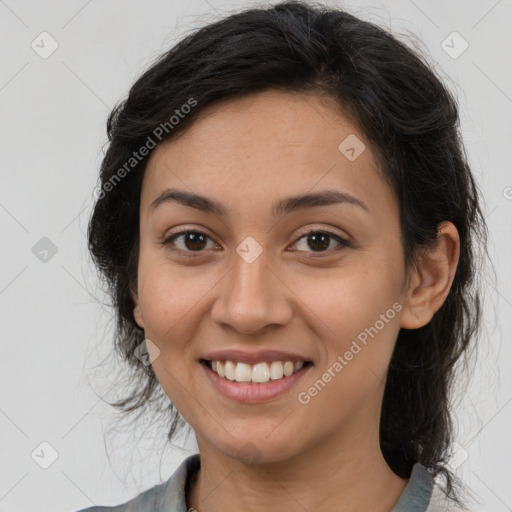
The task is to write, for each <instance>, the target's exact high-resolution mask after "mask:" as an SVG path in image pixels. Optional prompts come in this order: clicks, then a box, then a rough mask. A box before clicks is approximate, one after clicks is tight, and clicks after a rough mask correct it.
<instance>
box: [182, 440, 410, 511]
mask: <svg viewBox="0 0 512 512" xmlns="http://www.w3.org/2000/svg"><path fill="white" fill-rule="evenodd" d="M344 439H350V440H351V442H350V443H346V442H345V443H343V442H342V440H340V439H339V438H338V439H337V440H336V443H337V444H336V445H335V446H336V449H333V445H332V444H330V443H323V444H322V445H317V446H314V447H312V448H310V449H309V450H308V451H305V452H302V453H301V454H300V455H298V456H295V457H293V458H291V459H287V460H283V461H278V462H263V463H260V462H258V463H257V464H255V465H247V464H244V463H243V462H242V461H240V460H238V459H236V458H232V457H227V456H226V455H224V454H223V453H221V452H219V451H218V450H217V449H215V448H213V447H212V446H211V445H209V444H208V443H205V442H204V441H203V440H201V439H199V438H198V446H199V449H200V455H201V470H200V471H199V472H198V474H197V477H196V479H195V481H194V482H192V484H191V488H190V492H189V496H187V506H188V507H192V508H193V509H195V510H196V511H197V512H225V511H226V510H251V511H253V512H263V511H265V512H268V511H269V510H290V511H291V510H300V511H303V510H320V509H321V510H323V511H324V512H331V511H332V512H334V511H339V510H343V511H345V512H355V511H361V510H373V511H376V512H380V511H382V512H389V511H390V510H392V508H393V506H394V505H395V504H396V502H397V501H398V499H399V497H400V495H401V494H402V492H403V491H404V489H405V487H406V485H407V483H408V480H407V479H402V478H400V477H399V476H397V475H396V474H395V473H393V471H392V470H391V469H390V467H389V466H388V465H387V463H386V461H385V459H384V457H383V455H382V452H381V450H380V447H379V443H378V432H377V435H376V436H374V438H373V442H371V443H368V440H367V439H366V440H364V439H361V438H359V436H358V435H356V436H355V437H350V436H345V437H344Z"/></svg>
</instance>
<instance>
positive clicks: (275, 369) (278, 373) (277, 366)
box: [270, 361, 283, 380]
mask: <svg viewBox="0 0 512 512" xmlns="http://www.w3.org/2000/svg"><path fill="white" fill-rule="evenodd" d="M270 376H271V377H272V380H276V379H282V378H283V363H281V361H272V363H271V364H270Z"/></svg>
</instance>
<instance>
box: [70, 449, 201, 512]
mask: <svg viewBox="0 0 512 512" xmlns="http://www.w3.org/2000/svg"><path fill="white" fill-rule="evenodd" d="M198 466H199V455H198V454H195V455H190V456H189V457H187V458H186V459H185V460H184V461H183V462H182V463H181V464H180V465H179V466H178V468H177V469H176V471H175V472H174V473H173V474H172V475H171V477H170V478H169V479H168V480H167V481H166V482H163V483H161V484H158V485H155V486H154V487H152V488H151V489H148V490H147V491H144V492H142V493H140V494H139V495H137V496H135V497H134V498H132V499H131V500H129V501H127V502H125V503H122V504H120V505H115V506H97V505H96V506H93V507H88V508H84V509H81V510H77V511H76V512H142V511H144V512H146V511H149V510H151V511H152V512H164V511H165V512H178V511H181V510H185V509H186V502H185V484H186V481H187V477H188V476H190V475H191V474H192V473H193V472H195V471H196V470H197V468H198Z"/></svg>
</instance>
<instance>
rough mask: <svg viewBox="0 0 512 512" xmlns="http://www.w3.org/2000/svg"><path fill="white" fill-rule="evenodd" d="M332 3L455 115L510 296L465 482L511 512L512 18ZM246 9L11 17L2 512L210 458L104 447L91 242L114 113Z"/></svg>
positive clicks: (108, 330)
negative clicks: (409, 42) (427, 81)
mask: <svg viewBox="0 0 512 512" xmlns="http://www.w3.org/2000/svg"><path fill="white" fill-rule="evenodd" d="M272 3H274V2H272ZM326 3H328V4H330V5H339V6H344V7H346V8H347V9H348V10H349V11H351V12H353V13H354V14H356V15H359V16H361V17H362V18H364V19H366V20H369V21H374V22H376V23H378V24H380V25H382V26H386V27H388V28H391V29H392V30H393V32H394V33H395V34H397V35H398V36H399V37H404V38H408V37H409V36H411V35H412V37H415V38H416V39H417V40H418V44H419V45H420V47H421V48H422V49H423V51H424V52H425V53H426V54H427V58H428V59H429V60H430V62H432V63H433V64H434V65H435V67H436V68H437V69H438V70H439V72H440V73H441V74H442V75H443V76H444V77H445V79H446V83H447V84H448V86H449V87H450V88H451V89H452V90H453V91H454V92H455V94H456V96H457V98H458V101H459V104H460V109H461V124H462V129H463V136H464V140H465V143H466V147H467V150H468V154H469V158H470V163H471V165H472V168H473V171H474V173H475V176H476V179H477V181H478V183H479V186H480V187H481V190H482V192H483V195H484V201H485V214H486V220H487V222H488V225H489V228H490V232H491V239H490V253H491V257H492V259H493V261H494V265H495V269H496V273H497V277H498V279H497V281H496V282H493V281H492V280H491V279H490V278H489V279H488V278H486V279H485V283H486V284H487V288H488V290H487V292H486V296H487V299H486V303H485V328H484V331H483V336H482V339H481V340H479V345H480V348H479V352H478V359H477V362H476V365H475V367H474V371H472V373H473V379H472V380H471V385H469V386H464V389H461V390H460V391H461V401H460V403H458V404H457V405H456V406H454V409H453V410H454V412H455V414H456V418H457V445H454V447H455V451H454V462H453V467H454V468H455V470H456V472H457V474H458V475H460V476H461V477H462V478H463V479H464V481H465V482H466V483H467V484H468V486H469V488H470V489H472V491H473V492H474V493H475V494H476V495H477V496H479V497H480V499H481V500H482V502H483V503H485V507H482V510H487V511H505V510H512V486H511V485H510V483H511V481H512V479H511V477H512V470H511V469H510V460H511V459H512V442H511V440H510V432H511V428H510V427H511V425H512V403H511V401H512V377H511V375H512V372H511V369H512V368H511V367H512V343H511V333H512V321H511V318H512V271H511V268H510V264H509V263H510V254H511V253H512V243H511V239H512V237H511V225H510V221H511V219H512V173H511V161H512V158H511V152H510V149H511V141H512V123H511V113H512V68H511V66H510V55H509V54H510V51H511V50H512V46H511V31H510V26H511V22H512V2H510V0H500V1H496V0H482V1H478V2H477V1H472V2H468V1H463V0H459V1H453V0H452V1H447V0H435V1H428V2H427V1H425V0H414V1H412V0H393V1H388V2H382V1H361V2H354V1H351V2H344V3H343V4H342V3H340V2H332V1H331V2H326ZM249 5H257V4H256V3H248V2H244V1H221V0H208V1H207V0H186V1H183V0H180V1H170V0H167V1H152V2H144V1H133V0H132V1H127V0H122V1H121V0H110V1H99V0H89V1H87V0H73V1H66V2H57V1H45V2H38V1H20V0H18V1H15V0H5V1H0V40H1V45H0V55H1V67H0V108H1V114H0V115H1V117H0V119H1V123H0V140H1V152H0V153H1V162H2V164H1V166H0V175H1V182H0V183H1V187H0V225H1V243H0V254H1V265H0V312H1V323H0V329H1V330H0V333H1V371H0V432H1V435H0V465H1V466H0V511H4V512H5V511H10V512H21V511H23V512H29V511H36V510H37V511H38V512H46V511H52V512H55V511H62V512H65V511H73V510H77V509H79V508H84V507H87V506H91V505H93V504H102V505H114V504H119V503H122V502H125V501H127V500H128V499H130V498H131V497H133V496H135V495H137V494H139V493H140V492H142V491H143V490H145V489H148V488H149V487H152V486H153V485H155V484H157V483H160V482H162V481H164V480H166V479H167V478H168V477H169V476H170V475H171V474H172V473H173V472H174V470H175V469H176V467H177V466H178V464H179V463H180V462H181V461H182V460H183V459H184V458H185V457H186V456H188V455H190V454H191V453H194V452H195V451H196V448H197V447H196V445H195V440H194V436H193V435H191V436H189V437H188V438H184V437H183V438H182V440H181V441H179V442H178V441H177V442H176V445H175V446H172V447H169V446H168V445H167V446H166V445H165V439H164V438H165V433H166V430H165V429H163V428H162V426H161V425H160V426H159V427H158V428H152V426H153V424H152V423H151V422H150V421H149V422H147V424H146V425H144V423H142V424H141V425H140V427H138V430H137V431H136V432H135V433H131V432H129V431H124V430H123V429H119V432H116V433H114V434H115V435H112V433H111V434H110V436H107V431H108V429H109V426H110V425H112V423H111V422H112V420H113V418H114V416H115V415H114V412H113V410H112V408H110V407H109V406H108V405H106V403H105V400H106V399H109V400H113V399H114V398H115V397H117V396H121V395H122V390H121V392H119V390H117V391H116V388H115V386H113V385H114V384H115V381H114V380H113V377H112V375H113V374H114V373H113V372H112V367H111V366H109V365H105V363H104V359H105V358H107V361H108V359H109V357H110V356H109V354H111V350H112V340H111V336H112V310H111V309H110V308H108V307H107V306H105V305H104V304H103V303H102V301H105V297H104V296H103V295H102V292H101V290H100V288H99V284H98V280H97V276H96V274H95V272H94V270H93V268H92V265H91V263H90V260H89V257H88V254H87V251H86V236H85V233H86V226H87V221H88V217H89V214H90V211H91V206H92V202H93V196H92V191H93V189H94V187H95V185H96V181H97V173H98V169H99V165H100V162H101V157H102V154H103V153H102V151H103V146H104V144H105V142H106V131H105V122H106V118H107V115H108V113H109V112H110V110H111V108H112V107H113V106H114V105H115V104H116V103H117V102H118V101H119V100H121V99H123V98H124V97H125V95H126V93H127V92H128V89H129V87H130V86H131V84H132V83H133V82H134V80H135V79H136V78H137V77H138V76H139V74H140V73H141V72H142V71H143V70H144V69H146V68H147V67H148V66H149V65H150V63H151V62H152V61H153V60H154V58H156V57H157V56H158V55H159V54H160V53H161V52H163V51H164V50H166V49H168V48H170V47H171V46H172V45H173V44H174V43H176V42H177V41H178V40H180V39H181V37H182V36H183V35H185V34H186V33H189V32H190V31H191V30H193V29H194V28H198V27H199V26H202V25H204V24H206V23H209V22H211V21H214V20H216V19H218V18H219V17H222V16H224V15H225V14H228V13H230V12H233V11H236V10H240V9H242V8H243V7H246V6H249ZM454 32H456V33H457V34H453V33H454ZM41 40H42V41H43V42H41ZM57 45H58V46H57ZM466 46H467V48H466ZM53 50H54V51H53ZM52 51H53V53H52ZM50 53H51V54H50ZM146 427H147V428H146ZM44 466H47V467H46V468H45V467H44Z"/></svg>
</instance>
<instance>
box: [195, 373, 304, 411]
mask: <svg viewBox="0 0 512 512" xmlns="http://www.w3.org/2000/svg"><path fill="white" fill-rule="evenodd" d="M200 364H201V366H202V367H203V369H204V371H205V372H206V376H207V377H208V378H209V379H210V381H211V382H212V384H213V385H214V386H215V388H216V389H217V391H219V393H221V394H222V395H224V396H226V397H227V398H231V399H232V400H236V401H237V402H243V403H259V402H266V401H267V400H271V399H272V398H276V397H277V396H279V395H282V394H283V393H285V392H286V391H288V390H290V389H291V388H292V387H293V386H294V385H295V384H296V383H297V382H298V381H299V380H300V379H301V378H302V377H303V376H304V375H305V374H306V372H307V371H308V370H309V369H310V368H311V367H312V366H313V365H312V364H309V365H308V366H304V367H302V368H301V369H300V370H299V371H298V372H296V373H294V374H292V375H290V376H289V377H283V378H281V379H277V380H271V381H269V382H266V383H264V384H247V383H244V382H235V381H231V380H228V379H225V378H224V377H221V376H220V375H218V374H216V373H215V372H214V371H213V370H211V369H210V368H208V366H206V365H205V364H203V363H200Z"/></svg>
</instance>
